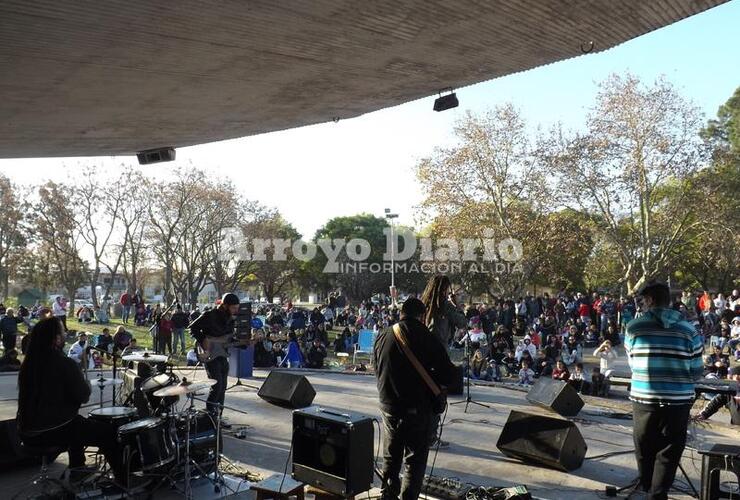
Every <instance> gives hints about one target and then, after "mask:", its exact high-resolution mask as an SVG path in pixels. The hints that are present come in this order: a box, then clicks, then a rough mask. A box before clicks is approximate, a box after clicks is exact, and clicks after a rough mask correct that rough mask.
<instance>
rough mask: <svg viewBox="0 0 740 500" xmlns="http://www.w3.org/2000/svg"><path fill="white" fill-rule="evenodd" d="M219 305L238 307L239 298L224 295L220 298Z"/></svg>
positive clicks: (232, 294) (229, 294)
mask: <svg viewBox="0 0 740 500" xmlns="http://www.w3.org/2000/svg"><path fill="white" fill-rule="evenodd" d="M221 303H222V304H224V305H226V306H238V305H239V297H237V296H236V294H234V293H225V294H224V296H223V297H221Z"/></svg>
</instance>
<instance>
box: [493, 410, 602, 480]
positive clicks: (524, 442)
mask: <svg viewBox="0 0 740 500" xmlns="http://www.w3.org/2000/svg"><path fill="white" fill-rule="evenodd" d="M496 447H497V448H498V449H499V450H500V451H501V453H503V454H504V455H506V456H507V457H511V458H516V459H518V460H521V461H522V462H531V463H535V464H540V465H545V466H547V467H552V468H553V469H558V470H561V471H571V470H575V469H577V468H579V467H580V466H581V464H582V463H583V459H584V458H585V457H586V450H587V449H588V447H587V446H586V442H585V441H584V440H583V436H582V435H581V431H579V430H578V427H576V425H575V424H574V423H573V422H570V421H568V420H564V419H562V418H556V417H545V416H542V415H535V414H532V413H525V412H521V411H516V410H512V411H511V413H509V418H508V419H507V420H506V425H504V428H503V430H502V431H501V435H500V436H499V438H498V442H497V443H496Z"/></svg>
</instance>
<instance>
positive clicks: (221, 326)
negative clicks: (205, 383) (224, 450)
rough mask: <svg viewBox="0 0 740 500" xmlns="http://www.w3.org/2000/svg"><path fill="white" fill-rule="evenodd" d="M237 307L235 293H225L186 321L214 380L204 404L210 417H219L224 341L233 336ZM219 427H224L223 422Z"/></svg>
mask: <svg viewBox="0 0 740 500" xmlns="http://www.w3.org/2000/svg"><path fill="white" fill-rule="evenodd" d="M238 311H239V297H237V296H236V295H235V294H233V293H226V294H224V296H223V297H222V298H221V304H220V305H219V306H218V307H217V308H215V309H210V310H208V311H205V312H204V313H203V314H201V315H200V317H198V319H196V320H195V321H194V322H193V324H192V325H190V333H191V334H192V336H193V338H195V340H196V342H198V344H199V345H200V348H201V351H202V352H203V359H204V364H205V367H206V373H207V374H208V378H212V379H213V380H215V381H216V385H213V386H211V391H210V393H209V394H208V399H207V401H206V407H207V408H208V412H209V413H210V414H211V415H212V416H213V417H214V418H220V416H221V411H222V409H223V405H224V396H225V395H226V383H227V381H228V377H229V352H228V348H227V347H226V344H227V343H228V342H229V341H230V340H231V339H232V338H233V336H234V316H236V314H237V312H238ZM221 427H225V428H228V427H229V426H228V425H227V424H225V423H222V424H221Z"/></svg>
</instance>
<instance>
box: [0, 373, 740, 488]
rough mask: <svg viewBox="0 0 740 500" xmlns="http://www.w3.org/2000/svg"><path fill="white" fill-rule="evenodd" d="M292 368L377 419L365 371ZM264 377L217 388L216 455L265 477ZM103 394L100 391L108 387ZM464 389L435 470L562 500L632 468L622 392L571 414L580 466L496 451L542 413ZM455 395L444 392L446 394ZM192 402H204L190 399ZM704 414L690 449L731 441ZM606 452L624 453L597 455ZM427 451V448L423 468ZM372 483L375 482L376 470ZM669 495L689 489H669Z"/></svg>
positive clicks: (24, 472)
mask: <svg viewBox="0 0 740 500" xmlns="http://www.w3.org/2000/svg"><path fill="white" fill-rule="evenodd" d="M178 373H179V375H180V376H181V377H182V376H187V377H188V378H189V379H191V380H197V379H199V378H205V373H204V372H203V371H202V370H200V369H195V370H193V369H183V370H180V371H179V372H178ZM302 373H304V374H305V375H306V376H307V377H308V379H309V380H310V382H311V384H312V385H313V386H314V388H315V389H316V393H317V395H316V399H315V400H314V404H317V405H321V406H324V407H327V408H335V409H342V410H349V411H353V412H358V413H363V414H366V415H369V416H372V417H377V418H378V419H380V414H379V411H378V408H377V391H376V388H375V378H374V377H373V376H372V375H368V374H361V373H357V374H347V373H336V372H316V371H313V372H309V371H305V372H302ZM266 376H267V372H266V371H257V372H256V373H255V377H253V378H251V379H244V380H243V382H244V383H246V384H248V385H249V386H252V387H249V386H248V387H244V388H236V389H233V390H231V391H229V392H228V393H227V397H226V405H227V406H229V407H231V408H233V409H227V410H226V411H225V415H226V416H227V417H228V418H229V420H230V422H231V423H232V424H233V426H234V429H236V428H237V427H239V426H242V425H243V426H247V429H246V430H247V432H246V438H245V439H237V438H235V437H231V436H228V437H225V439H224V453H225V455H226V456H227V457H228V458H230V459H231V460H234V461H237V462H240V463H241V464H244V465H245V466H246V467H247V468H248V469H249V470H251V471H253V472H259V473H262V474H264V475H265V476H268V475H270V474H272V473H274V472H282V471H283V470H284V468H285V467H286V461H287V460H288V453H289V450H290V436H291V429H292V421H291V411H290V410H288V409H284V408H280V407H277V406H273V405H270V404H268V403H266V402H265V401H263V400H261V399H260V398H259V397H258V396H257V391H256V388H258V387H259V386H261V384H262V382H263V381H264V378H265V377H266ZM230 382H232V383H233V382H235V380H231V381H230ZM96 392H97V391H94V393H93V397H94V398H97V394H95V393H96ZM106 394H107V396H108V397H109V396H110V393H109V392H107V393H106ZM471 394H472V397H473V399H475V400H476V401H480V402H483V403H487V404H490V405H491V408H490V409H486V408H481V407H478V406H476V405H471V406H470V407H469V411H468V413H464V412H463V408H464V406H465V405H464V404H463V405H454V406H450V408H449V411H448V414H447V418H446V422H445V426H444V432H443V439H444V440H445V441H449V442H450V445H449V447H447V448H444V449H441V450H440V451H439V453H438V456H437V457H436V462H435V466H434V474H435V475H440V476H445V477H454V478H458V479H459V480H460V481H462V482H463V483H465V482H470V483H474V484H476V485H483V486H508V485H516V484H524V485H526V486H527V487H528V488H529V490H530V491H531V492H532V493H533V495H535V496H537V497H540V498H548V499H561V498H568V499H569V500H578V499H593V498H605V495H604V487H605V485H609V484H612V485H624V484H627V483H629V482H630V481H631V480H632V479H634V478H635V477H636V475H637V474H636V467H635V459H634V455H633V454H632V452H631V451H632V450H633V444H632V421H631V420H628V419H623V418H612V417H610V416H609V415H614V414H618V413H621V414H629V413H631V411H630V404H629V402H628V401H627V400H626V399H624V394H622V396H621V397H620V396H619V395H618V396H617V397H616V398H614V399H603V398H592V397H584V400H585V401H586V406H585V407H584V408H583V410H581V413H580V414H579V415H578V416H577V417H576V418H574V419H573V420H574V421H575V422H576V424H577V426H578V428H579V429H580V430H581V433H582V434H583V436H584V438H585V440H586V443H587V445H588V452H587V455H586V457H587V458H586V460H585V461H584V463H583V466H582V467H581V468H580V469H578V470H575V471H573V472H570V473H563V472H559V471H555V470H550V469H546V468H543V467H537V466H532V465H527V464H524V463H521V462H518V461H516V460H512V459H509V458H507V457H505V456H504V455H502V454H501V453H500V452H499V451H498V450H497V449H496V441H497V440H498V437H499V434H500V432H501V429H502V427H503V425H504V423H505V422H506V419H507V416H508V414H509V411H510V410H514V409H516V410H523V411H529V412H534V413H542V414H548V413H547V412H546V411H545V410H541V409H538V408H536V407H533V406H532V405H530V404H529V403H528V402H527V401H526V399H525V391H523V390H522V389H521V388H517V387H515V386H509V387H504V385H503V384H499V385H496V386H482V385H475V386H473V387H472V390H471ZM16 396H17V391H16V377H15V376H14V375H10V374H2V375H0V418H2V419H5V418H12V417H13V416H14V415H15V412H16V401H15V399H14V398H16ZM457 399H459V398H457ZM457 399H456V398H451V399H450V401H455V400H457ZM93 401H97V399H93ZM697 404H698V403H697ZM198 406H200V407H204V406H205V405H204V404H203V403H202V402H198ZM237 410H238V411H237ZM88 411H89V410H88ZM241 412H247V413H246V414H244V413H241ZM713 420H714V421H713V422H712V423H711V424H702V425H701V426H698V425H694V424H692V425H691V426H690V430H691V436H690V437H689V439H690V442H689V446H690V447H691V448H703V447H705V446H706V445H707V444H709V443H715V442H725V443H733V442H734V443H737V442H738V439H739V438H740V433H739V432H738V431H737V430H735V429H733V428H731V427H730V426H728V425H727V424H726V423H723V421H724V422H726V421H727V416H726V412H724V414H718V415H716V416H715V417H714V419H713ZM232 430H233V429H232ZM376 442H377V436H376ZM376 452H377V451H376ZM615 452H626V453H622V454H616V455H610V456H606V457H600V456H601V455H603V454H608V453H615ZM589 457H594V458H589ZM433 459H434V454H433V453H432V454H431V455H430V460H429V466H431V463H432V460H433ZM65 461H66V456H62V457H60V459H59V460H58V461H57V464H56V465H55V469H56V470H62V468H63V466H64V462H65ZM682 464H683V467H684V469H685V470H686V472H687V473H688V475H689V477H690V478H691V481H692V482H693V484H694V486H696V488H697V489H698V488H699V487H700V468H701V459H700V456H699V455H698V454H697V453H696V451H695V450H693V449H689V448H687V450H686V451H685V453H684V458H683V462H682ZM288 467H289V466H288ZM36 471H37V468H35V467H31V468H28V467H26V468H21V469H13V470H2V471H0V498H11V497H12V496H13V495H14V494H15V493H16V492H17V491H18V490H20V489H21V488H22V487H23V486H24V485H27V484H28V480H29V478H30V477H32V475H33V474H34V473H35V472H36ZM678 478H679V479H680V480H681V481H680V482H677V483H676V484H677V486H679V487H680V488H682V489H688V485H686V484H685V482H684V481H683V477H682V475H681V474H680V472H679V475H678ZM375 484H376V486H377V484H378V481H377V478H376V481H375ZM172 494H174V492H166V493H162V494H161V495H160V494H158V495H157V498H160V497H161V498H166V497H170V496H172ZM174 497H176V495H175V496H173V498H174ZM671 498H677V499H684V498H691V497H690V496H689V495H687V494H684V493H680V492H678V491H677V492H674V494H673V495H672V496H671Z"/></svg>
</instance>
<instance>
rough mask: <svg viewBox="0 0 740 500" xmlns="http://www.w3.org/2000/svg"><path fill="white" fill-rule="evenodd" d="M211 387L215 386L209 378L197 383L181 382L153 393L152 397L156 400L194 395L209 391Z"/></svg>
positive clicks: (213, 381) (214, 382)
mask: <svg viewBox="0 0 740 500" xmlns="http://www.w3.org/2000/svg"><path fill="white" fill-rule="evenodd" d="M213 385H216V381H215V380H213V379H210V378H207V379H205V380H198V381H197V382H189V381H187V380H183V381H182V382H180V383H179V384H177V385H171V386H169V387H164V388H162V389H159V390H158V391H154V395H155V396H157V397H158V398H164V397H167V396H184V395H185V394H194V393H197V392H200V391H203V390H205V389H209V388H210V387H211V386H213Z"/></svg>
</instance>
